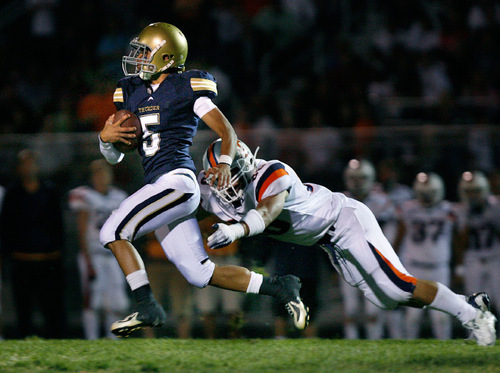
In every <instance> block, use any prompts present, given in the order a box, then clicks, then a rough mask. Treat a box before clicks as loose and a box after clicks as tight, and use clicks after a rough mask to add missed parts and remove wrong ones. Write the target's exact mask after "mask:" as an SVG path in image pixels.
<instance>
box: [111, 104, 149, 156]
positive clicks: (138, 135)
mask: <svg viewBox="0 0 500 373" xmlns="http://www.w3.org/2000/svg"><path fill="white" fill-rule="evenodd" d="M127 114H129V115H130V117H128V118H127V119H125V121H124V122H123V123H122V124H121V127H135V128H136V129H135V131H131V133H133V134H135V137H134V138H130V139H127V140H128V141H130V142H131V144H130V145H127V144H125V143H124V142H121V141H119V142H115V143H114V144H113V145H114V147H115V148H116V150H118V151H120V152H122V153H130V152H132V151H134V150H135V149H137V147H138V146H139V144H140V143H141V140H142V126H141V121H140V120H139V118H138V117H137V115H135V114H134V113H132V112H131V111H129V110H125V109H123V110H120V111H118V112H117V113H116V114H115V120H114V122H115V123H116V122H118V121H119V120H120V119H121V118H122V117H123V116H125V115H127Z"/></svg>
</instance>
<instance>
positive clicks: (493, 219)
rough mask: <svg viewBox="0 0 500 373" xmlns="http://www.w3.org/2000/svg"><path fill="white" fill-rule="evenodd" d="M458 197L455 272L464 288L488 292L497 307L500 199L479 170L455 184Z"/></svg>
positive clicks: (498, 296)
mask: <svg viewBox="0 0 500 373" xmlns="http://www.w3.org/2000/svg"><path fill="white" fill-rule="evenodd" d="M458 192H459V196H460V202H461V203H460V205H461V206H460V207H461V208H460V209H459V228H460V245H459V248H460V252H459V255H458V257H459V258H458V262H459V263H460V266H458V267H459V268H461V270H459V271H458V272H462V274H463V279H464V285H465V291H469V290H470V289H473V288H477V287H480V288H481V289H484V290H485V291H487V292H490V294H491V300H492V303H493V306H494V308H495V309H496V310H499V309H500V295H499V293H498V290H497V289H498V285H499V284H500V200H499V199H498V197H496V196H494V195H492V194H491V190H490V183H489V181H488V179H487V177H486V176H485V175H484V173H482V172H481V171H466V172H464V173H463V174H462V177H461V179H460V182H459V185H458Z"/></svg>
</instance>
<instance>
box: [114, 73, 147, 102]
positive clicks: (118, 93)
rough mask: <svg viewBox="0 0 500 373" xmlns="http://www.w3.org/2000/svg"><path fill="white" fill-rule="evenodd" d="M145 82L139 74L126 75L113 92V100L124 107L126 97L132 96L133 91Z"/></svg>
mask: <svg viewBox="0 0 500 373" xmlns="http://www.w3.org/2000/svg"><path fill="white" fill-rule="evenodd" d="M144 84H145V82H144V80H142V79H141V78H139V77H138V76H126V77H124V78H121V79H120V80H119V81H118V83H117V84H116V88H115V91H114V92H113V102H114V103H115V105H117V107H119V108H122V105H123V104H124V102H126V98H127V97H129V96H131V95H132V93H133V92H134V91H135V90H136V89H137V88H138V87H141V86H144Z"/></svg>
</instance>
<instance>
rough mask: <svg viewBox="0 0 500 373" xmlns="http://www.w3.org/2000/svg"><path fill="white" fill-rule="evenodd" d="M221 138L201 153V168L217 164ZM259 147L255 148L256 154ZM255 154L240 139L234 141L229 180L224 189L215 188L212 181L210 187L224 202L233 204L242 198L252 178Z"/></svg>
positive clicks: (206, 168) (205, 168) (204, 168)
mask: <svg viewBox="0 0 500 373" xmlns="http://www.w3.org/2000/svg"><path fill="white" fill-rule="evenodd" d="M221 145H222V139H218V140H215V141H214V142H213V143H212V144H210V146H209V147H208V148H207V150H206V151H205V153H204V154H203V170H204V171H205V172H206V171H207V170H208V169H209V168H211V167H214V166H216V165H217V164H219V159H220V150H221ZM258 150H259V148H257V149H256V150H255V155H257V152H258ZM255 155H254V154H252V152H251V150H250V148H249V147H248V146H247V145H246V144H245V143H244V142H243V141H241V140H238V142H237V143H236V153H235V155H234V159H233V163H232V164H231V181H230V183H229V186H227V187H226V188H224V189H217V185H216V183H214V184H213V185H212V186H211V187H210V189H211V190H212V192H213V193H214V194H215V195H216V196H217V197H218V198H219V200H220V201H221V202H223V203H225V204H233V203H235V202H237V201H240V200H241V199H242V198H243V193H244V191H245V189H246V187H247V185H248V184H249V183H250V181H251V180H252V177H253V174H254V172H255Z"/></svg>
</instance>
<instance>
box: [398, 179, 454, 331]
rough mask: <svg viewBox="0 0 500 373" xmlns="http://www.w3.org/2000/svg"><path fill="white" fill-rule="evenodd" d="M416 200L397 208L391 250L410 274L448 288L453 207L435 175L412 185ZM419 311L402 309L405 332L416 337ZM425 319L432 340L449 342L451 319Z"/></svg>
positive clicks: (434, 314)
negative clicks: (429, 321)
mask: <svg viewBox="0 0 500 373" xmlns="http://www.w3.org/2000/svg"><path fill="white" fill-rule="evenodd" d="M413 189H414V191H415V195H416V198H415V199H413V200H410V201H407V202H405V203H403V204H402V205H401V207H400V209H399V215H400V216H399V219H400V220H399V231H398V237H397V238H396V242H395V244H394V245H395V247H398V246H399V245H400V244H401V246H400V249H399V255H400V257H401V260H402V262H403V264H404V265H405V267H406V268H407V269H408V271H410V273H412V274H413V275H415V276H417V277H420V278H426V279H429V280H432V281H437V282H440V283H442V284H443V285H446V286H450V264H451V263H450V261H451V257H452V243H453V237H454V233H455V231H456V216H455V214H454V211H453V205H452V204H451V203H450V202H449V201H445V200H444V183H443V181H442V179H441V177H440V176H439V175H437V174H435V173H424V172H421V173H419V174H418V175H417V177H416V179H415V182H414V184H413ZM423 315H424V314H423V311H422V310H419V309H415V308H409V309H407V310H406V333H407V337H408V338H410V339H415V338H418V336H419V333H420V327H421V324H422V318H423ZM429 316H430V319H431V324H432V331H433V335H434V337H435V338H438V339H450V338H451V336H452V325H451V318H450V317H449V316H448V315H446V314H444V313H442V312H438V311H436V310H430V311H429Z"/></svg>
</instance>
